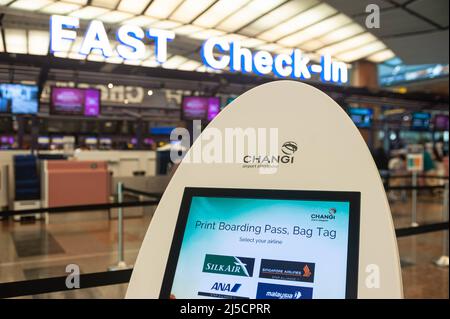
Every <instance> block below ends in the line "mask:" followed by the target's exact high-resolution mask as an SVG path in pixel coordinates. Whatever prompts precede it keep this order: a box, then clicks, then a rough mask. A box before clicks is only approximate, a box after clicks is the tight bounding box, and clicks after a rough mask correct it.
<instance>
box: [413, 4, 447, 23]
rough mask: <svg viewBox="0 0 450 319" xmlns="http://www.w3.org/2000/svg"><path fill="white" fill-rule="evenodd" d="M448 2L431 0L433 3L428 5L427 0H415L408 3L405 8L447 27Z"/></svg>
mask: <svg viewBox="0 0 450 319" xmlns="http://www.w3.org/2000/svg"><path fill="white" fill-rule="evenodd" d="M448 3H449V0H433V5H430V1H429V0H417V1H414V2H413V3H411V4H409V5H408V6H407V8H408V9H411V10H413V11H414V12H417V13H418V14H420V15H422V16H424V17H425V18H427V19H430V20H432V21H433V22H436V23H437V24H439V25H441V26H442V27H448V15H449V14H448V9H449V8H448Z"/></svg>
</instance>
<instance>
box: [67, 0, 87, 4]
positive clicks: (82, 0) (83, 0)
mask: <svg viewBox="0 0 450 319" xmlns="http://www.w3.org/2000/svg"><path fill="white" fill-rule="evenodd" d="M64 1H65V2H71V3H76V4H80V5H85V4H87V2H88V0H64Z"/></svg>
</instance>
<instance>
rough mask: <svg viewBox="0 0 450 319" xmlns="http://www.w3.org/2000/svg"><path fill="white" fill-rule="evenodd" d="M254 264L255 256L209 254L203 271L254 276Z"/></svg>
mask: <svg viewBox="0 0 450 319" xmlns="http://www.w3.org/2000/svg"><path fill="white" fill-rule="evenodd" d="M254 266H255V259H253V258H246V257H236V256H222V255H210V254H207V255H206V256H205V262H204V264H203V272H209V273H214V274H222V275H234V276H242V277H252V276H253V268H254Z"/></svg>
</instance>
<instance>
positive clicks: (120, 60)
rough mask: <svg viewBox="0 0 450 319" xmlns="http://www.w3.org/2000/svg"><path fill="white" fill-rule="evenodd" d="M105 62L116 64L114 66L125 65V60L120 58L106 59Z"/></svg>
mask: <svg viewBox="0 0 450 319" xmlns="http://www.w3.org/2000/svg"><path fill="white" fill-rule="evenodd" d="M105 62H107V63H114V64H121V63H123V58H121V57H120V56H111V57H109V58H106V60H105Z"/></svg>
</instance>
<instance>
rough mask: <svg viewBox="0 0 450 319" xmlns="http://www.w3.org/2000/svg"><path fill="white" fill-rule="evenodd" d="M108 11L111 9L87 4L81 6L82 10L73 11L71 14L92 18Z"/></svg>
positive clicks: (87, 18)
mask: <svg viewBox="0 0 450 319" xmlns="http://www.w3.org/2000/svg"><path fill="white" fill-rule="evenodd" d="M108 11H109V10H108V9H105V8H99V7H93V6H87V7H84V8H81V9H80V10H77V11H74V12H72V13H71V14H70V16H72V17H77V18H80V19H85V20H91V19H95V18H96V17H98V16H99V15H102V14H105V13H106V12H108Z"/></svg>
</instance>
